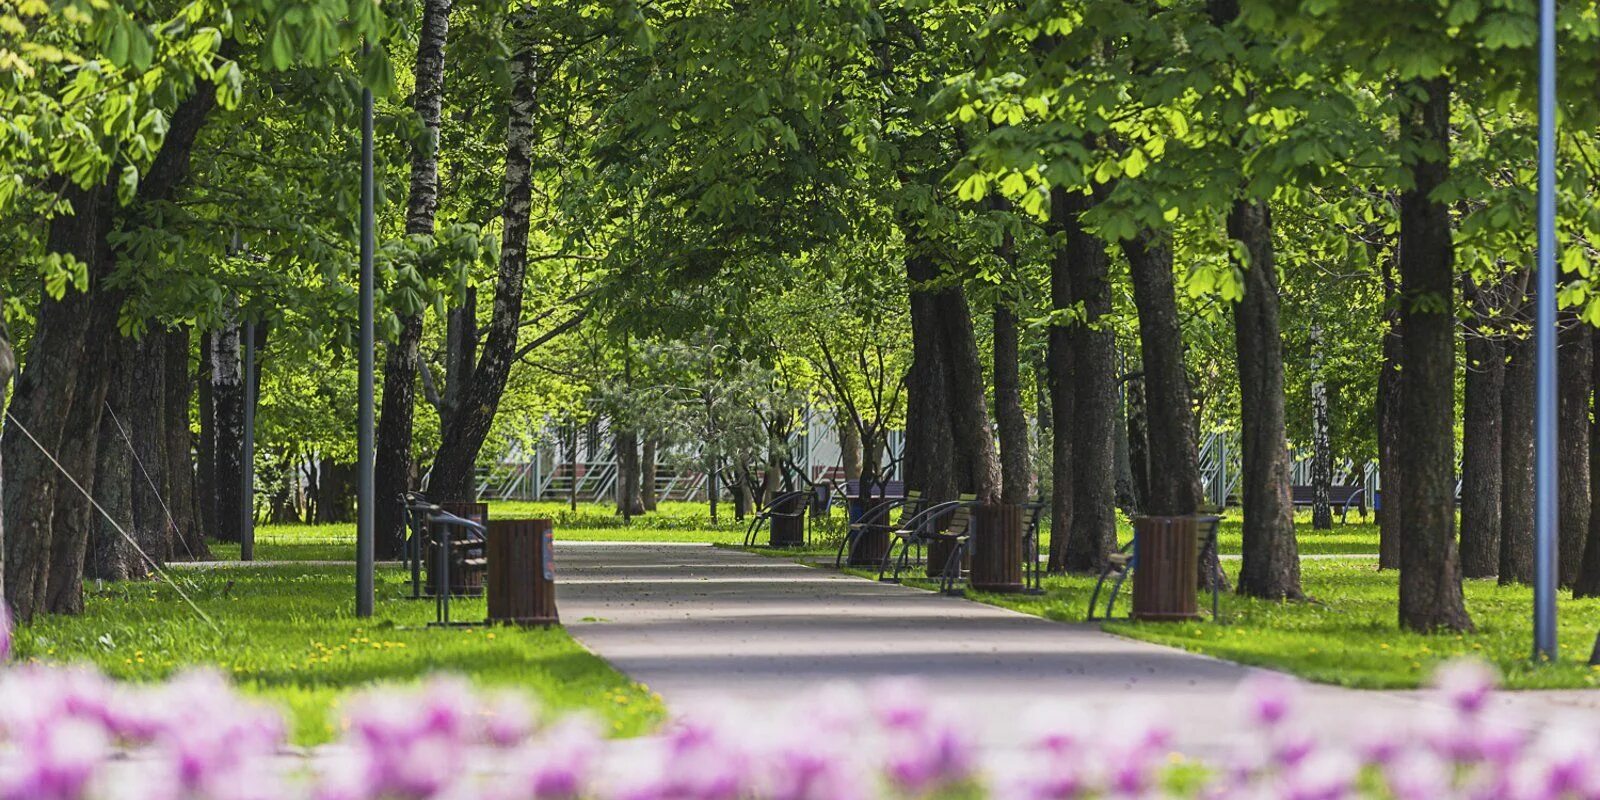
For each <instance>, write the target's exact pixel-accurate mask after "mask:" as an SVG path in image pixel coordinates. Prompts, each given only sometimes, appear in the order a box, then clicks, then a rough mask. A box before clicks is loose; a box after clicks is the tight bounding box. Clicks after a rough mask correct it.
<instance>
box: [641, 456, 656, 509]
mask: <svg viewBox="0 0 1600 800" xmlns="http://www.w3.org/2000/svg"><path fill="white" fill-rule="evenodd" d="M641 449H642V452H641V453H640V455H639V461H640V462H641V463H640V465H639V472H640V475H639V494H640V495H641V497H640V502H639V504H640V505H641V506H643V507H644V510H645V511H646V512H650V511H654V510H656V502H657V501H658V500H659V498H660V493H659V492H658V491H657V490H656V440H655V439H654V438H646V439H645V440H644V447H643V448H641Z"/></svg>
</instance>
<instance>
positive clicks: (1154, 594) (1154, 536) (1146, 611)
mask: <svg viewBox="0 0 1600 800" xmlns="http://www.w3.org/2000/svg"><path fill="white" fill-rule="evenodd" d="M1198 536H1199V520H1198V519H1196V518H1195V517H1135V518H1134V520H1133V542H1134V544H1133V547H1134V555H1133V557H1134V561H1135V566H1134V568H1133V618H1134V619H1136V620H1146V621H1157V622H1161V621H1167V622H1176V621H1186V620H1195V619H1199V618H1200V608H1199V603H1198V601H1197V595H1198V593H1199V590H1200V587H1199V579H1198V578H1199V574H1200V567H1199V562H1200V555H1199V547H1198V546H1197V539H1198Z"/></svg>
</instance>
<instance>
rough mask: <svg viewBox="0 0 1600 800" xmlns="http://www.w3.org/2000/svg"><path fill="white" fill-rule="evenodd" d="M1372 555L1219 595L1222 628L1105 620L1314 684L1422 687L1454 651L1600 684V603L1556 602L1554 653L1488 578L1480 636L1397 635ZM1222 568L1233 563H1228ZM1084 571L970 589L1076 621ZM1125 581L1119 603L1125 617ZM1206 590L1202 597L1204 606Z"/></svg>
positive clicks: (1386, 574) (1520, 594) (1515, 598)
mask: <svg viewBox="0 0 1600 800" xmlns="http://www.w3.org/2000/svg"><path fill="white" fill-rule="evenodd" d="M1376 567H1377V561H1376V560H1375V559H1367V558H1350V559H1335V560H1321V561H1312V560H1308V561H1302V562H1301V582H1302V585H1303V586H1304V588H1305V590H1306V593H1307V594H1308V595H1310V597H1311V600H1310V601H1309V602H1303V603H1277V602H1269V601H1264V600H1254V599H1249V598H1241V597H1238V596H1236V595H1234V594H1232V593H1226V594H1224V595H1223V596H1222V614H1223V619H1224V624H1221V625H1217V624H1212V623H1210V622H1203V623H1192V624H1189V623H1148V622H1147V623H1134V622H1122V621H1119V622H1111V623H1107V624H1106V626H1105V629H1106V630H1108V631H1111V632H1113V633H1117V634H1121V635H1124V636H1129V637H1132V638H1135V639H1144V640H1146V641H1151V642H1157V643H1159V644H1165V645H1171V646H1173V647H1180V648H1183V649H1185V650H1190V651H1193V652H1196V653H1205V654H1207V655H1212V656H1216V657H1218V658H1225V659H1228V660H1230V661H1238V662H1241V663H1245V664H1254V665H1258V666H1265V667H1273V668H1277V669H1282V670H1286V671H1289V672H1293V673H1294V674H1296V675H1300V676H1303V677H1306V678H1309V679H1311V680H1315V681H1321V682H1324V683H1335V684H1340V685H1343V686H1353V687H1360V688H1369V689H1378V688H1408V687H1414V686H1418V685H1420V684H1422V683H1423V682H1424V681H1426V680H1427V678H1428V676H1429V675H1431V674H1432V672H1433V669H1434V667H1436V666H1437V665H1438V664H1439V662H1441V661H1444V660H1448V659H1451V658H1456V657H1461V656H1473V657H1477V658H1483V659H1485V660H1488V661H1490V662H1492V663H1494V664H1495V665H1496V666H1498V667H1499V669H1500V671H1501V672H1502V674H1503V675H1504V677H1505V682H1506V685H1507V686H1509V687H1512V688H1521V689H1533V688H1586V687H1592V686H1597V685H1600V670H1596V669H1592V668H1590V667H1588V666H1586V664H1585V662H1586V661H1587V660H1588V656H1589V650H1590V647H1591V646H1592V645H1593V644H1594V639H1595V633H1596V630H1597V629H1600V599H1590V600H1573V599H1571V598H1570V597H1563V598H1562V599H1561V601H1560V619H1559V622H1560V642H1561V652H1562V656H1563V658H1562V660H1561V662H1560V663H1558V664H1554V665H1548V664H1547V665H1535V664H1533V663H1531V662H1530V660H1529V654H1530V653H1531V652H1532V641H1533V640H1532V623H1531V621H1530V615H1531V613H1532V609H1533V597H1532V590H1531V589H1529V588H1528V587H1525V586H1500V585H1498V584H1496V583H1495V582H1494V581H1493V580H1472V581H1467V582H1466V585H1465V590H1466V597H1467V609H1468V611H1469V612H1470V613H1471V614H1472V619H1473V621H1474V622H1475V623H1476V624H1477V626H1478V630H1477V632H1476V633H1471V634H1464V635H1456V634H1438V635H1423V634H1417V633H1403V632H1401V631H1400V630H1399V628H1398V626H1397V624H1396V614H1397V611H1396V602H1397V600H1396V598H1397V597H1398V596H1399V585H1398V574H1397V573H1396V572H1395V571H1393V570H1385V571H1382V572H1379V571H1378V570H1377V569H1376ZM1229 573H1230V575H1236V574H1237V571H1236V568H1234V567H1232V566H1230V568H1229ZM1093 588H1094V580H1093V579H1092V578H1087V577H1082V576H1064V577H1048V578H1046V579H1045V590H1046V594H1045V595H1044V596H1013V595H994V594H984V593H976V592H973V593H970V595H969V596H971V597H973V598H974V599H977V600H981V601H983V602H987V603H993V604H995V605H1000V606H1005V607H1007V608H1013V609H1016V610H1018V611H1024V612H1026V613H1030V614H1037V615H1039V616H1043V617H1048V618H1050V619H1056V620H1061V621H1068V622H1077V621H1082V620H1083V618H1084V616H1085V612H1086V611H1087V609H1088V604H1089V595H1090V592H1091V591H1092V590H1093ZM1130 589H1131V587H1129V586H1124V587H1123V594H1122V596H1121V597H1120V598H1119V599H1118V603H1119V606H1118V607H1119V609H1121V611H1120V612H1119V613H1126V610H1127V608H1128V606H1127V603H1128V602H1129V600H1130V599H1131V594H1130ZM1209 602H1210V598H1209V597H1206V598H1204V599H1203V600H1202V606H1206V605H1208V604H1209Z"/></svg>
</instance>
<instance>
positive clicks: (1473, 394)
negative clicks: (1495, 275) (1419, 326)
mask: <svg viewBox="0 0 1600 800" xmlns="http://www.w3.org/2000/svg"><path fill="white" fill-rule="evenodd" d="M1465 282H1466V291H1467V295H1468V301H1469V305H1470V306H1471V316H1470V317H1469V318H1468V323H1467V332H1466V352H1467V367H1466V370H1467V374H1466V376H1465V378H1464V380H1463V385H1464V387H1465V388H1464V391H1463V404H1462V437H1461V575H1462V577H1465V578H1492V577H1494V576H1495V575H1496V574H1497V573H1498V572H1499V571H1500V479H1501V472H1500V453H1501V448H1502V444H1501V441H1500V423H1501V403H1502V400H1501V394H1502V392H1503V390H1504V388H1505V376H1506V362H1505V352H1504V351H1503V350H1502V349H1501V346H1500V342H1499V340H1497V339H1495V338H1493V337H1492V336H1491V335H1490V334H1491V331H1488V330H1486V329H1485V326H1484V325H1483V319H1484V318H1485V315H1486V314H1487V312H1488V311H1489V308H1488V304H1487V303H1485V302H1483V298H1482V296H1481V295H1480V293H1479V291H1478V287H1477V285H1476V284H1475V283H1473V281H1472V279H1471V276H1466V277H1465ZM1583 379H1584V380H1588V379H1589V375H1588V373H1587V371H1585V374H1584V376H1583ZM1585 444H1586V445H1587V443H1585Z"/></svg>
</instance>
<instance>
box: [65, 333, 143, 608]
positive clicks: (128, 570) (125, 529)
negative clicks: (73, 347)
mask: <svg viewBox="0 0 1600 800" xmlns="http://www.w3.org/2000/svg"><path fill="white" fill-rule="evenodd" d="M135 357H136V347H135V345H134V344H133V342H132V341H125V342H122V343H120V346H119V347H118V358H117V359H116V361H117V365H116V367H115V368H114V369H113V374H112V375H111V376H110V384H111V388H110V391H108V392H107V398H106V402H107V404H108V405H110V406H112V410H114V411H116V412H117V414H118V416H119V417H120V416H121V415H122V414H125V413H127V411H128V405H129V401H130V394H131V384H132V383H133V382H134V380H136V378H135V377H134V375H133V370H132V366H133V364H134V358H135ZM125 430H126V427H125V426H119V425H118V423H117V419H116V418H113V417H112V416H111V415H110V414H103V415H101V418H100V424H99V426H98V428H97V429H96V437H95V438H96V439H97V445H96V447H95V468H94V482H93V484H92V489H91V491H92V492H93V493H94V499H95V502H96V503H98V504H99V505H100V507H101V508H102V509H105V512H106V514H107V515H109V516H110V517H111V519H109V520H108V519H106V518H105V517H103V516H101V515H100V514H99V513H98V512H94V513H93V514H92V516H91V515H87V514H83V515H80V516H82V518H83V524H85V525H87V526H88V528H89V535H88V536H87V537H85V540H86V548H85V550H84V551H80V552H77V553H76V554H75V555H73V554H70V553H69V552H67V551H65V550H64V551H63V552H61V553H58V554H57V556H58V557H59V558H61V559H65V560H71V562H72V564H73V565H74V566H75V567H76V570H77V571H79V572H81V573H82V574H83V575H85V576H86V577H89V578H96V579H100V580H108V581H122V580H128V579H129V578H133V577H137V576H139V575H141V574H142V573H143V570H142V569H141V567H142V566H143V565H142V564H141V563H140V562H139V558H138V555H137V554H136V553H135V552H134V549H133V543H132V542H130V541H129V540H128V539H127V538H125V537H124V535H123V534H124V533H129V534H131V533H132V532H133V530H134V528H135V525H134V510H133V491H134V481H135V480H137V472H138V468H137V465H135V464H134V457H133V456H134V454H133V450H132V449H130V448H129V447H128V443H127V442H126V441H125V440H124V438H123V437H124V431H125ZM86 438H87V437H86ZM85 488H89V487H85ZM66 513H69V514H70V513H72V512H71V511H68V512H66ZM113 520H115V523H116V524H115V525H113V524H112V521H113ZM118 527H121V529H122V530H121V531H119V530H117V528H118ZM64 591H65V592H67V593H70V589H65V590H64ZM58 599H59V600H60V601H63V602H65V601H69V600H70V598H69V597H66V596H63V597H61V598H58Z"/></svg>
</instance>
